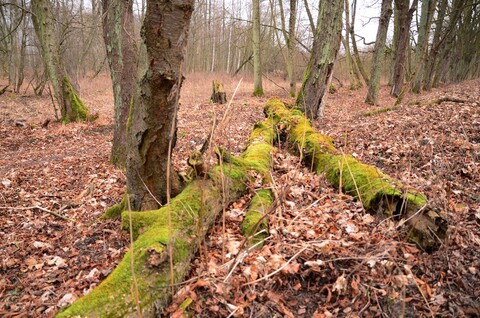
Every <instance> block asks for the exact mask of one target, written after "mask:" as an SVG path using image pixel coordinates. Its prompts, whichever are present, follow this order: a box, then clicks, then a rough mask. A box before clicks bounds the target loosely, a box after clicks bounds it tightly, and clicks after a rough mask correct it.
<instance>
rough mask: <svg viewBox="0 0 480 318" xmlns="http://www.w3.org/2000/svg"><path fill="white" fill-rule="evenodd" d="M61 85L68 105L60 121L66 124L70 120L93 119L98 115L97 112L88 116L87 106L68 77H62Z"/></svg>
mask: <svg viewBox="0 0 480 318" xmlns="http://www.w3.org/2000/svg"><path fill="white" fill-rule="evenodd" d="M63 85H64V86H65V89H64V96H63V97H64V99H65V102H66V103H67V104H68V105H67V111H66V112H65V113H64V115H63V117H62V123H64V124H68V123H70V122H78V121H86V120H90V121H92V120H95V119H96V118H97V117H98V114H97V115H94V116H89V112H88V108H87V106H85V104H84V103H83V102H82V100H81V99H80V97H79V96H78V95H77V93H76V92H75V89H74V88H73V86H72V84H71V83H70V81H69V80H68V78H66V77H65V78H64V79H63Z"/></svg>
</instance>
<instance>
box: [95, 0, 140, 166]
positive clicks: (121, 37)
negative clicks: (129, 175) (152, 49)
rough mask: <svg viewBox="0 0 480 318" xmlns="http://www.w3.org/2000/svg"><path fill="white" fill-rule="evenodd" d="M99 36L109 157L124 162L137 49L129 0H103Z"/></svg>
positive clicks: (131, 0) (115, 161)
mask: <svg viewBox="0 0 480 318" xmlns="http://www.w3.org/2000/svg"><path fill="white" fill-rule="evenodd" d="M103 38H104V40H105V47H106V50H107V58H108V62H109V65H110V76H111V78H112V84H113V99H114V109H115V112H114V118H115V121H114V130H113V145H112V152H111V157H110V160H111V162H112V163H113V164H114V165H116V166H119V167H125V165H126V159H127V154H126V144H127V138H126V130H127V118H128V110H129V108H130V104H131V103H132V101H133V100H132V98H133V95H134V92H135V87H136V73H137V71H136V70H137V68H136V66H137V65H136V63H137V58H138V52H137V49H136V45H135V38H134V20H133V0H103Z"/></svg>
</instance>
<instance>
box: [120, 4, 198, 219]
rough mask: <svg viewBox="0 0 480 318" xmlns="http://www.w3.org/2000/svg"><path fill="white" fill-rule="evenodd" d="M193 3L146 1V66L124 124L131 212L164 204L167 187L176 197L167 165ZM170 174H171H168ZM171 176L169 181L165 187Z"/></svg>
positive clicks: (174, 175) (175, 176) (175, 177)
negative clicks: (125, 126) (125, 127)
mask: <svg viewBox="0 0 480 318" xmlns="http://www.w3.org/2000/svg"><path fill="white" fill-rule="evenodd" d="M193 3H194V0H156V1H154V0H149V1H147V11H146V13H145V19H144V23H143V27H142V41H143V43H144V44H145V46H146V62H147V65H148V66H147V67H144V70H142V74H141V77H140V81H139V88H138V90H137V93H136V94H135V98H134V102H133V104H132V107H131V110H130V114H129V118H128V121H127V142H128V148H127V152H128V153H127V191H128V194H129V196H130V198H131V201H132V209H134V210H149V209H155V208H158V206H159V204H158V202H165V201H166V198H167V193H168V191H167V186H168V184H170V186H171V189H172V191H171V193H172V194H173V195H175V194H176V193H179V190H180V187H181V186H180V183H179V178H178V174H177V173H176V172H175V171H174V170H173V168H172V167H171V166H170V167H169V165H168V163H169V162H170V160H169V159H170V158H169V155H170V154H171V152H170V151H169V149H170V146H171V147H172V148H173V147H174V146H175V140H176V134H175V133H174V132H175V131H176V120H177V119H176V115H177V110H178V100H179V97H180V87H181V86H182V82H183V75H182V66H183V61H184V56H185V49H186V44H187V38H188V30H189V26H190V17H191V14H192V11H193ZM169 170H170V173H168V171H169ZM169 175H170V181H169V182H167V180H168V177H167V176H169Z"/></svg>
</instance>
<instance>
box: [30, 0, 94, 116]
mask: <svg viewBox="0 0 480 318" xmlns="http://www.w3.org/2000/svg"><path fill="white" fill-rule="evenodd" d="M31 7H32V8H31V10H32V13H33V15H32V16H33V25H34V28H35V33H36V34H37V38H38V40H39V42H40V46H41V51H42V57H43V61H44V65H45V68H46V70H47V73H48V76H49V79H50V81H51V83H52V87H53V91H54V95H55V100H56V101H57V104H58V106H59V108H60V112H61V116H62V122H63V123H69V122H73V121H82V120H88V119H91V117H90V116H89V114H88V109H87V107H86V106H85V105H84V104H83V102H82V101H81V100H80V98H79V97H78V94H77V92H76V91H75V89H74V88H73V86H72V84H71V82H70V79H69V78H68V76H67V74H66V72H65V66H64V63H63V60H62V58H61V55H60V40H59V39H58V38H57V37H56V34H57V32H55V26H54V24H53V23H54V21H55V20H56V19H55V17H54V15H53V12H52V8H51V3H50V1H49V0H32V2H31Z"/></svg>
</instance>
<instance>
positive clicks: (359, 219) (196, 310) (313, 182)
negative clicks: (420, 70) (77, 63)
mask: <svg viewBox="0 0 480 318" xmlns="http://www.w3.org/2000/svg"><path fill="white" fill-rule="evenodd" d="M213 78H217V79H218V78H219V79H221V80H222V81H223V82H224V84H225V88H226V90H227V92H228V98H229V99H230V98H231V95H232V92H233V91H234V90H235V87H236V86H237V84H239V89H238V91H237V93H236V96H235V97H234V99H233V102H232V103H231V105H230V108H228V109H227V106H226V105H213V104H210V103H209V96H210V85H211V80H212V79H213ZM276 81H277V82H276V83H273V82H271V81H265V82H264V85H265V91H266V94H267V97H266V98H253V97H252V96H251V93H250V91H251V88H252V83H251V82H250V81H248V80H243V81H242V82H240V78H239V77H236V78H230V77H228V76H225V75H223V76H222V75H217V76H213V75H205V74H190V75H187V79H186V82H185V84H184V88H183V89H182V98H181V110H180V114H179V128H178V133H177V137H178V140H177V144H176V148H175V152H174V164H175V167H176V169H178V170H184V169H185V168H186V158H187V157H188V155H189V153H190V152H191V151H192V150H194V149H198V148H200V147H201V146H202V144H203V142H204V141H205V138H207V136H208V134H209V132H210V129H211V126H212V123H213V120H214V118H217V119H220V120H222V119H223V118H224V119H225V120H224V121H223V123H222V124H221V125H220V126H219V128H218V129H217V132H216V134H215V138H214V141H213V146H222V147H225V148H226V149H228V150H229V151H231V152H232V153H234V154H239V153H241V152H242V149H243V145H244V143H245V141H246V140H247V138H248V135H249V133H250V130H251V128H252V126H253V124H254V123H255V122H257V121H260V120H262V119H263V117H264V115H263V106H264V104H265V101H266V100H267V98H269V97H273V96H275V97H280V98H282V99H284V100H287V101H288V100H289V99H288V98H287V97H286V96H287V93H286V91H285V90H284V89H283V88H281V86H283V87H287V83H286V82H284V81H282V80H278V79H277V80H276ZM0 84H2V83H0ZM0 86H1V85H0ZM81 87H82V91H81V94H82V98H83V99H84V101H85V102H86V104H87V105H88V106H89V107H90V108H91V110H93V111H94V112H98V113H99V114H100V117H99V119H98V120H97V121H95V122H93V123H76V124H70V125H66V126H65V125H62V124H59V123H57V122H55V121H52V122H51V123H50V124H49V125H48V127H47V128H42V126H41V124H42V123H43V122H44V121H45V119H47V118H50V119H54V118H55V116H54V111H53V108H52V106H51V104H50V98H49V97H34V96H32V95H31V94H25V95H17V94H13V93H11V92H7V93H5V94H3V95H2V96H0V255H1V258H0V316H1V317H39V316H45V317H49V316H53V315H54V314H55V313H56V312H57V311H58V310H59V308H61V307H62V306H65V305H68V304H69V303H71V302H73V301H74V300H75V299H77V298H78V297H80V296H82V295H83V294H85V293H86V292H88V291H89V290H91V289H92V288H94V287H95V286H96V285H98V284H99V283H100V282H101V281H102V279H104V278H105V277H106V276H107V275H108V274H109V273H110V272H111V270H112V269H113V268H114V267H115V265H116V264H117V263H118V262H119V261H120V259H121V258H122V256H123V254H124V253H125V251H126V250H127V249H128V245H129V241H128V237H127V235H126V233H123V232H122V231H121V230H120V226H119V225H120V222H119V221H102V220H98V216H100V215H101V214H102V213H103V211H104V210H105V208H106V207H108V206H110V205H112V204H114V203H115V202H118V201H119V200H120V199H121V198H122V196H123V193H124V190H125V176H124V174H123V172H122V171H121V170H119V169H115V168H113V167H112V166H111V165H109V162H108V157H109V152H110V147H111V139H112V120H111V118H112V113H113V106H112V105H113V102H112V94H111V86H110V81H109V78H108V76H106V75H102V76H101V77H100V78H96V79H93V80H86V81H84V82H82V86H81ZM479 87H480V80H472V81H467V82H463V83H460V84H456V85H449V86H442V87H440V88H436V89H434V90H432V91H431V92H428V93H423V94H421V95H412V96H408V97H407V98H406V100H405V101H404V103H403V104H401V105H399V106H398V107H397V108H395V109H386V108H385V107H391V106H392V105H393V103H394V99H392V98H390V97H389V96H388V91H387V88H386V87H385V88H382V91H381V99H380V105H379V106H370V105H367V104H365V103H364V102H363V99H364V96H365V89H361V90H357V91H350V90H348V89H347V88H345V87H342V88H339V89H338V90H337V92H336V93H334V94H328V96H327V107H326V110H325V117H324V118H323V119H321V120H319V121H317V122H316V123H315V126H316V127H317V129H318V130H319V131H320V132H322V133H326V134H328V135H330V136H332V137H333V138H334V139H335V143H336V146H337V147H338V148H339V149H341V150H342V151H344V152H345V153H351V154H353V155H354V156H355V157H356V158H357V159H359V160H360V161H363V162H365V163H369V164H372V165H374V166H376V167H378V168H380V169H381V170H382V171H384V172H385V173H387V174H389V175H391V176H392V177H395V178H397V179H399V180H401V181H402V182H403V183H405V184H408V185H410V186H413V187H416V188H418V189H419V190H421V191H423V192H424V193H425V194H427V196H428V197H429V202H430V204H431V205H432V206H433V207H435V208H436V209H438V210H443V211H445V212H446V213H447V215H448V218H449V232H448V238H447V240H446V241H445V242H444V244H443V245H442V246H441V247H440V249H439V250H438V251H435V252H433V253H430V254H428V253H426V252H424V251H421V250H419V249H418V248H417V247H416V246H415V245H412V244H410V243H408V242H406V241H405V235H404V233H401V232H399V231H398V230H397V229H396V227H397V225H398V222H399V220H394V219H384V220H380V219H377V218H376V217H375V216H372V215H370V214H367V213H366V212H365V211H364V209H363V208H362V206H361V204H360V203H359V202H356V201H355V200H354V199H353V198H352V197H350V196H348V195H345V194H342V193H341V192H339V191H338V190H336V189H334V188H332V187H331V186H330V185H329V184H328V183H327V181H326V180H325V178H324V177H323V176H317V175H315V174H313V173H311V172H310V171H309V170H308V169H306V168H304V167H303V166H302V164H301V162H300V160H299V158H298V157H296V156H294V155H292V154H290V153H288V152H287V151H286V146H285V145H279V147H278V150H277V151H276V152H275V153H273V154H272V155H273V159H274V172H273V185H274V190H275V192H276V193H277V196H278V197H279V198H282V199H281V200H280V207H279V208H278V209H277V210H276V211H275V213H273V214H271V215H270V217H269V228H270V233H269V237H268V238H267V240H266V241H265V242H264V244H263V247H261V248H258V249H247V247H246V246H244V245H243V244H242V242H243V240H244V238H243V237H242V235H241V234H240V226H239V225H240V223H241V220H242V218H243V215H244V214H245V211H246V209H247V208H248V201H249V198H250V197H251V196H252V195H253V194H254V193H255V189H253V188H252V189H251V191H250V193H249V194H248V195H246V196H245V197H243V198H241V199H240V200H238V201H237V202H235V203H233V204H232V205H231V206H230V207H228V209H227V210H226V212H225V220H226V222H225V225H223V223H222V222H221V220H219V222H218V223H217V224H216V225H215V226H214V228H212V230H211V231H210V232H209V235H208V237H207V239H206V241H205V243H204V245H203V246H202V249H201V253H200V255H199V256H198V257H197V258H196V259H195V261H194V262H193V265H192V269H191V273H190V277H189V280H188V281H187V282H186V284H184V285H182V287H181V288H180V290H179V291H178V292H177V294H176V295H175V297H174V301H173V303H172V305H171V306H170V307H169V308H168V310H167V312H166V313H165V315H168V314H169V313H170V314H171V315H172V316H174V317H180V316H181V310H180V309H179V307H178V306H179V304H180V303H182V302H183V301H184V300H185V299H187V297H190V298H191V299H192V300H193V302H192V304H191V305H190V306H189V311H190V312H191V313H193V315H194V316H196V317H227V316H229V315H231V316H235V317H400V316H402V315H403V316H405V317H423V316H425V317H427V316H428V317H431V316H437V315H438V316H442V317H478V316H480V290H479V289H478V286H480V173H479V169H480V89H479ZM290 101H291V100H290ZM227 110H228V111H227ZM226 111H227V114H226V115H225V112H226ZM51 212H54V213H56V214H58V215H60V216H61V218H60V217H59V216H58V215H54V214H52V213H51ZM253 282H254V283H253Z"/></svg>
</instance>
